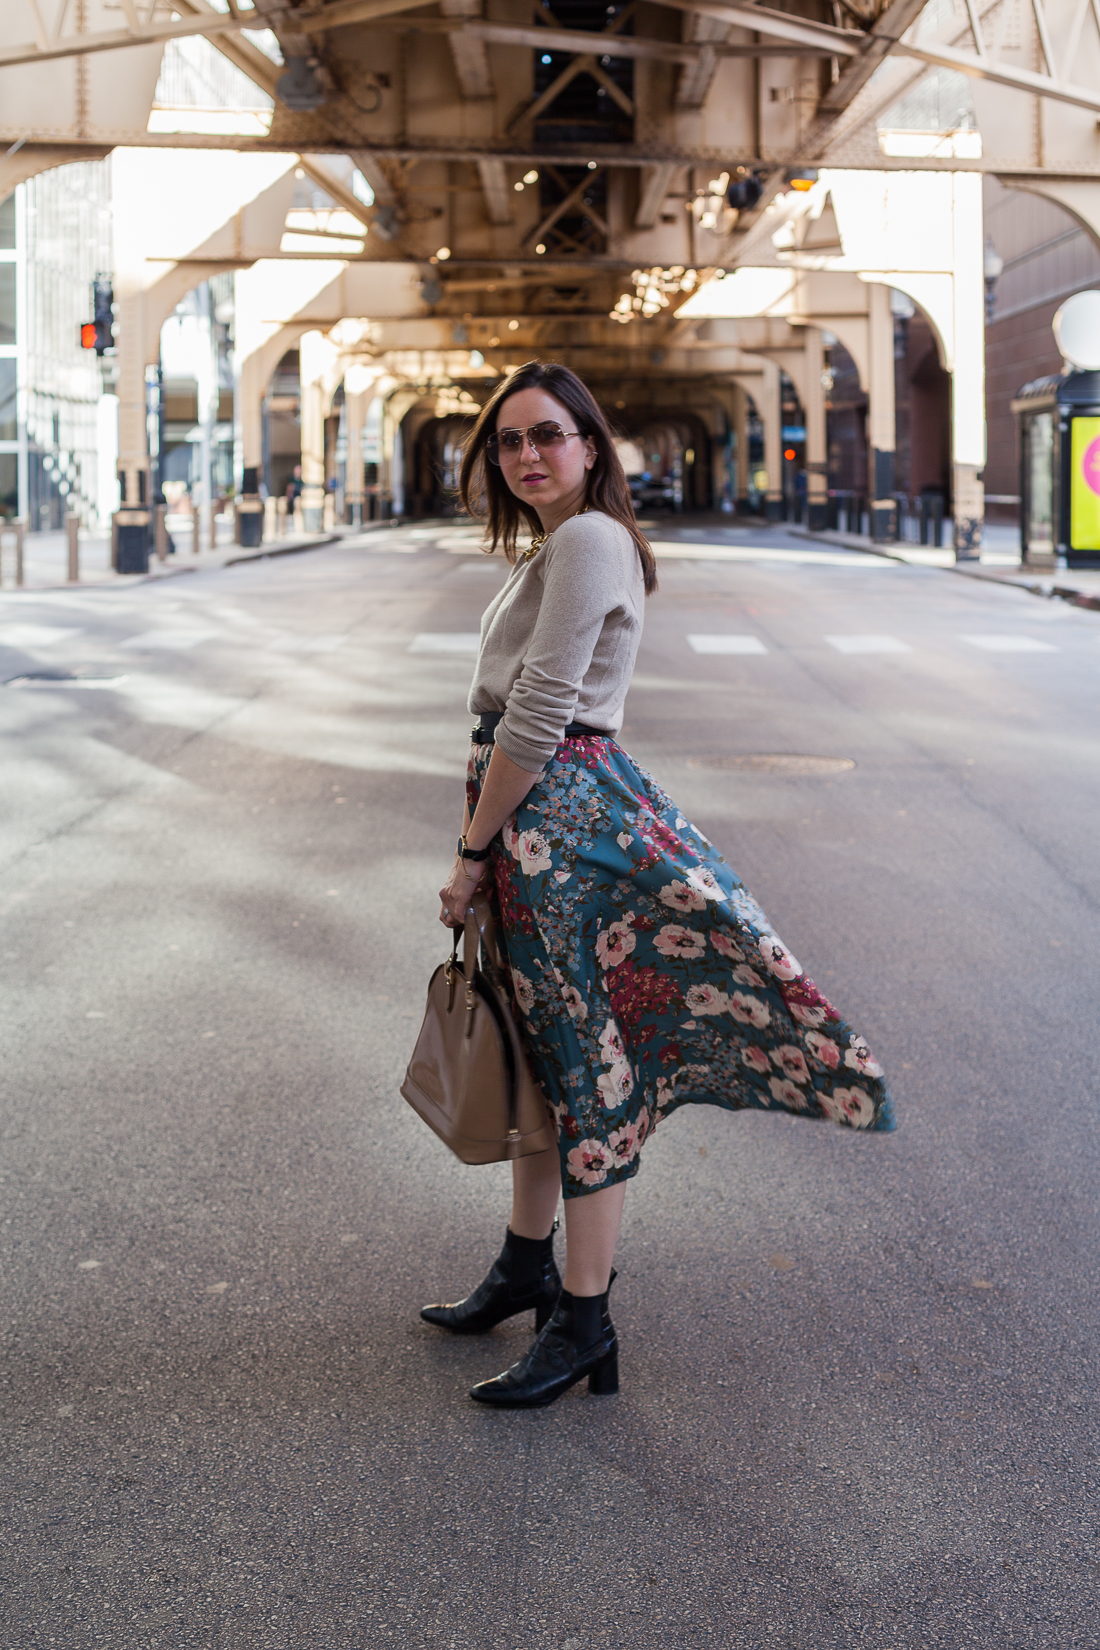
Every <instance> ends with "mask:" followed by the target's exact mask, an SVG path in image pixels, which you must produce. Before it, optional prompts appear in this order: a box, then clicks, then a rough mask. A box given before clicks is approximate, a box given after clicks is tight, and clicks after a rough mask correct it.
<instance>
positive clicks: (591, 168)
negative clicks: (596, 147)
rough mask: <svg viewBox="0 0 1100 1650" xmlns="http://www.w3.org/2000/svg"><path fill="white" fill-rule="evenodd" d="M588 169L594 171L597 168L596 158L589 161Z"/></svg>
mask: <svg viewBox="0 0 1100 1650" xmlns="http://www.w3.org/2000/svg"><path fill="white" fill-rule="evenodd" d="M588 170H589V171H590V172H594V171H595V170H596V162H595V161H594V160H590V161H589V162H588Z"/></svg>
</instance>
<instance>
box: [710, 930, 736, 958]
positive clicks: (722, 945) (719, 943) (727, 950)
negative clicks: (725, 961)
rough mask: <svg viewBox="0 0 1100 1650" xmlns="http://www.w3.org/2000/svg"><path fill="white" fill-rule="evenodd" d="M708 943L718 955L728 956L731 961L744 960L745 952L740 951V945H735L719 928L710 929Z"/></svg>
mask: <svg viewBox="0 0 1100 1650" xmlns="http://www.w3.org/2000/svg"><path fill="white" fill-rule="evenodd" d="M710 943H711V945H713V947H714V949H715V950H716V951H717V952H718V955H719V956H720V957H729V958H730V960H731V962H744V960H745V953H744V952H743V951H742V949H741V947H740V946H739V945H736V944H735V943H734V942H733V940H732V939H731V938H730V936H729V935H728V934H726V933H724V932H723V930H722V929H721V928H712V929H711V931H710Z"/></svg>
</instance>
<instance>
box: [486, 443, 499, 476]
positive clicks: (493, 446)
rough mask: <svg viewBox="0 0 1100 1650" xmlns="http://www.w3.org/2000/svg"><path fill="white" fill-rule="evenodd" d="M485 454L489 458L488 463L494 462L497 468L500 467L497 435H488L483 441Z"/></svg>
mask: <svg viewBox="0 0 1100 1650" xmlns="http://www.w3.org/2000/svg"><path fill="white" fill-rule="evenodd" d="M485 456H486V458H487V459H488V460H489V463H490V464H495V465H496V467H497V469H498V470H499V469H500V437H499V436H495V435H491V436H490V437H489V439H488V441H486V443H485Z"/></svg>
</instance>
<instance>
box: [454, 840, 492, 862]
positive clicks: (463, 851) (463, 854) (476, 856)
mask: <svg viewBox="0 0 1100 1650" xmlns="http://www.w3.org/2000/svg"><path fill="white" fill-rule="evenodd" d="M492 851H493V850H492V847H491V846H490V847H488V848H467V846H466V838H465V837H464V836H460V837H459V839H458V857H459V859H470V860H473V862H474V864H475V865H480V864H481V863H482V861H483V860H486V859H488V857H489V855H490V854H491V853H492Z"/></svg>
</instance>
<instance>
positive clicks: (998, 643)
mask: <svg viewBox="0 0 1100 1650" xmlns="http://www.w3.org/2000/svg"><path fill="white" fill-rule="evenodd" d="M963 641H964V642H969V643H970V645H971V647H981V648H984V649H985V651H986V652H987V653H1060V652H1061V649H1060V648H1057V647H1055V645H1054V643H1053V642H1040V641H1039V640H1038V638H1037V637H1035V636H964V637H963Z"/></svg>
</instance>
